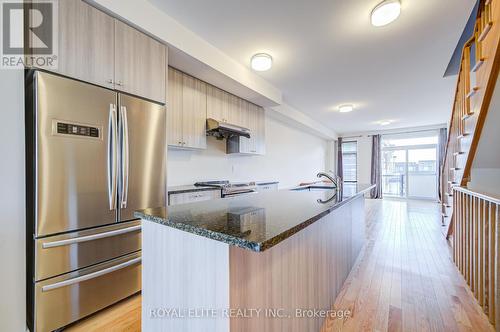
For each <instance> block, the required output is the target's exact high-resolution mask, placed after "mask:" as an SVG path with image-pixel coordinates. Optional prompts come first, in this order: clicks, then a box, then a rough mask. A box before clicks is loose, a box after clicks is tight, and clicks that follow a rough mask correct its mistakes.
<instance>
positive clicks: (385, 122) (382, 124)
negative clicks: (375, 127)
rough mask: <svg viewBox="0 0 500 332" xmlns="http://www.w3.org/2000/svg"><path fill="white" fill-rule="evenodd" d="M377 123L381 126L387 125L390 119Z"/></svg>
mask: <svg viewBox="0 0 500 332" xmlns="http://www.w3.org/2000/svg"><path fill="white" fill-rule="evenodd" d="M379 124H380V125H381V126H387V125H390V124H391V121H380V122H379Z"/></svg>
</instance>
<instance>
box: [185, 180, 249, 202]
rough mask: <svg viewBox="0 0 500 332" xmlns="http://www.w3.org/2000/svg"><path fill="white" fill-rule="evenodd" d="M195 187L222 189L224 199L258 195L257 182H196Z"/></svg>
mask: <svg viewBox="0 0 500 332" xmlns="http://www.w3.org/2000/svg"><path fill="white" fill-rule="evenodd" d="M194 185H195V186H199V187H216V188H220V189H221V192H222V197H226V198H227V197H235V196H241V195H249V194H256V193H257V185H256V184H255V182H229V181H227V180H225V181H204V182H196V183H195V184H194Z"/></svg>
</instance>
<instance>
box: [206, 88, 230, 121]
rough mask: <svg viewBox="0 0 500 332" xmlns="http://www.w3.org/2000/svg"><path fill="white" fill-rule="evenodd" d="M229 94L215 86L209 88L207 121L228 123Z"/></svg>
mask: <svg viewBox="0 0 500 332" xmlns="http://www.w3.org/2000/svg"><path fill="white" fill-rule="evenodd" d="M228 97H229V94H228V93H226V92H225V91H222V90H221V89H218V88H216V87H215V86H212V85H209V86H208V87H207V119H214V120H217V121H219V122H227V109H228Z"/></svg>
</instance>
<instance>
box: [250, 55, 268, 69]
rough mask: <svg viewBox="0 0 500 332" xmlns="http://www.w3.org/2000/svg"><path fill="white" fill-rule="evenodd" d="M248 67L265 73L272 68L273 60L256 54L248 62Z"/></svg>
mask: <svg viewBox="0 0 500 332" xmlns="http://www.w3.org/2000/svg"><path fill="white" fill-rule="evenodd" d="M250 65H251V66H252V69H253V70H255V71H266V70H269V69H271V67H272V66H273V58H272V57H271V56H270V55H269V54H266V53H257V54H255V55H254V56H253V57H252V59H251V60H250Z"/></svg>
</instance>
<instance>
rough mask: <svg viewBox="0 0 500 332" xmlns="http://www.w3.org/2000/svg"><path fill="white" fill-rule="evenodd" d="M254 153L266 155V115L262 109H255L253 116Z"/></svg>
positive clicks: (258, 107)
mask: <svg viewBox="0 0 500 332" xmlns="http://www.w3.org/2000/svg"><path fill="white" fill-rule="evenodd" d="M254 131H255V133H256V135H255V151H256V152H255V153H257V154H265V153H266V114H265V111H264V108H262V107H260V106H257V107H256V116H255V129H254Z"/></svg>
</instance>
